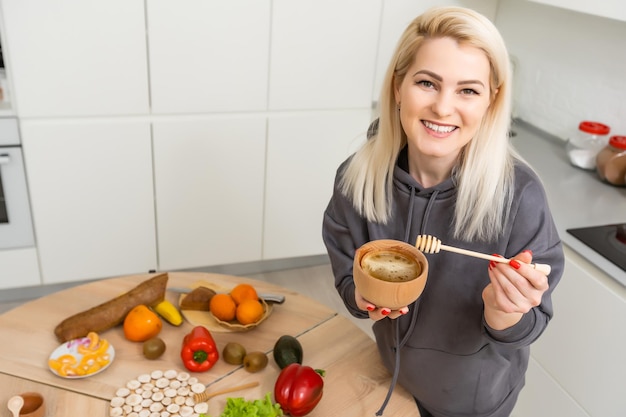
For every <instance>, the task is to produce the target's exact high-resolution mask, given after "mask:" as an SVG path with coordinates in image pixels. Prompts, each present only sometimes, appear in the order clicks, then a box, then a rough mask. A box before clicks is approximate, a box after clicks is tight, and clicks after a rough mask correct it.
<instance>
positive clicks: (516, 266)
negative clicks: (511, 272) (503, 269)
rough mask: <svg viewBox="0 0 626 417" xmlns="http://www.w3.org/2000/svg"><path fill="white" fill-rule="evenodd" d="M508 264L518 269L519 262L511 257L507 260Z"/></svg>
mask: <svg viewBox="0 0 626 417" xmlns="http://www.w3.org/2000/svg"><path fill="white" fill-rule="evenodd" d="M509 265H511V266H512V267H513V268H515V269H519V267H520V266H521V265H520V263H519V262H517V261H516V260H515V259H511V260H510V261H509Z"/></svg>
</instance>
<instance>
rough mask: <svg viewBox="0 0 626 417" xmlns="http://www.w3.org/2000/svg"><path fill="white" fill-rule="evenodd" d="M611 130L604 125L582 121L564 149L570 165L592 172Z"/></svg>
mask: <svg viewBox="0 0 626 417" xmlns="http://www.w3.org/2000/svg"><path fill="white" fill-rule="evenodd" d="M610 131H611V128H610V127H608V126H607V125H605V124H602V123H598V122H591V121H588V120H587V121H583V122H580V124H579V125H578V130H577V131H576V132H575V133H573V134H572V136H571V137H570V138H568V140H567V144H566V149H567V156H568V157H569V160H570V162H571V163H572V165H575V166H577V167H579V168H583V169H588V170H594V169H595V168H596V156H597V155H598V153H599V152H600V150H602V148H604V146H606V143H607V139H608V135H609V132H610Z"/></svg>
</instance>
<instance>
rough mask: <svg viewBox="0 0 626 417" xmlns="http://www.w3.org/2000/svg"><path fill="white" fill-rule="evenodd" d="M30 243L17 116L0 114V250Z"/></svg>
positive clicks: (28, 206)
mask: <svg viewBox="0 0 626 417" xmlns="http://www.w3.org/2000/svg"><path fill="white" fill-rule="evenodd" d="M34 245H35V237H34V233H33V225H32V217H31V212H30V200H29V197H28V186H27V183H26V174H25V171H24V159H23V157H22V145H21V141H20V135H19V128H18V123H17V119H16V118H15V117H0V250H6V249H17V248H25V247H32V246H34Z"/></svg>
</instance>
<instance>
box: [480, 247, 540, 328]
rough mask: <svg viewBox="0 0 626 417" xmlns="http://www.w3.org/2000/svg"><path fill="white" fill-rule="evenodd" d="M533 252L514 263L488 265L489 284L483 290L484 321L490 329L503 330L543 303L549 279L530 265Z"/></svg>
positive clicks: (512, 260) (519, 255) (513, 259)
mask: <svg viewBox="0 0 626 417" xmlns="http://www.w3.org/2000/svg"><path fill="white" fill-rule="evenodd" d="M531 261H532V253H531V252H529V251H524V252H521V253H519V254H518V255H516V256H515V257H513V258H512V259H511V262H509V263H508V264H507V263H498V262H492V263H490V265H489V279H490V281H491V282H490V283H489V284H488V285H487V286H486V287H485V289H484V290H483V302H484V303H485V319H486V320H487V323H488V324H489V326H491V327H492V328H494V329H497V330H503V329H506V328H508V327H511V326H513V325H514V324H515V323H517V322H518V321H519V320H520V319H521V318H522V315H523V314H525V313H527V312H529V311H530V310H531V309H532V308H533V307H536V306H538V305H539V304H540V303H541V298H542V296H543V293H544V292H546V290H547V289H548V277H547V276H545V275H544V274H543V273H541V272H539V271H537V270H535V269H534V268H533V267H532V266H530V265H529V264H530V263H531Z"/></svg>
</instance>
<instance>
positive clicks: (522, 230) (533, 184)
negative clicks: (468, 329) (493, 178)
mask: <svg viewBox="0 0 626 417" xmlns="http://www.w3.org/2000/svg"><path fill="white" fill-rule="evenodd" d="M510 213H511V214H510V216H511V218H510V219H509V225H510V226H509V229H510V230H509V231H508V236H509V242H508V245H507V253H505V256H506V257H513V256H515V255H517V254H518V253H520V252H521V251H523V250H525V249H530V250H532V252H533V262H537V263H544V264H548V265H550V267H551V269H552V270H551V272H550V275H549V276H548V284H549V288H548V290H547V291H546V292H545V293H544V294H543V297H542V300H541V304H540V305H538V306H537V307H534V308H533V309H532V310H530V311H529V312H528V313H526V314H524V316H522V319H521V320H520V321H519V322H518V323H517V324H515V325H514V326H512V327H510V328H508V329H504V330H495V329H492V328H490V327H489V326H488V325H487V323H486V321H485V319H484V317H483V326H484V328H485V330H486V334H487V337H488V338H490V339H491V340H492V341H493V342H495V343H498V344H502V345H506V346H509V347H511V348H519V347H523V346H528V345H530V344H531V343H532V342H534V341H535V340H536V339H537V338H538V337H539V336H540V335H541V334H542V333H543V331H544V330H545V329H546V327H547V326H548V322H549V321H550V319H551V318H552V316H553V314H554V310H553V306H552V292H553V291H554V289H555V287H556V286H557V284H558V283H559V281H560V279H561V276H562V275H563V269H564V262H565V260H564V255H563V247H562V244H561V239H560V237H559V235H558V232H557V230H556V226H555V224H554V220H553V218H552V214H551V213H550V209H549V207H548V202H547V198H546V195H545V191H544V189H543V186H542V185H541V182H540V180H539V178H538V177H537V176H536V175H535V174H534V173H533V172H532V171H530V170H529V169H523V168H522V169H518V170H517V171H516V190H515V198H514V201H513V205H512V207H511V212H510Z"/></svg>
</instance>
